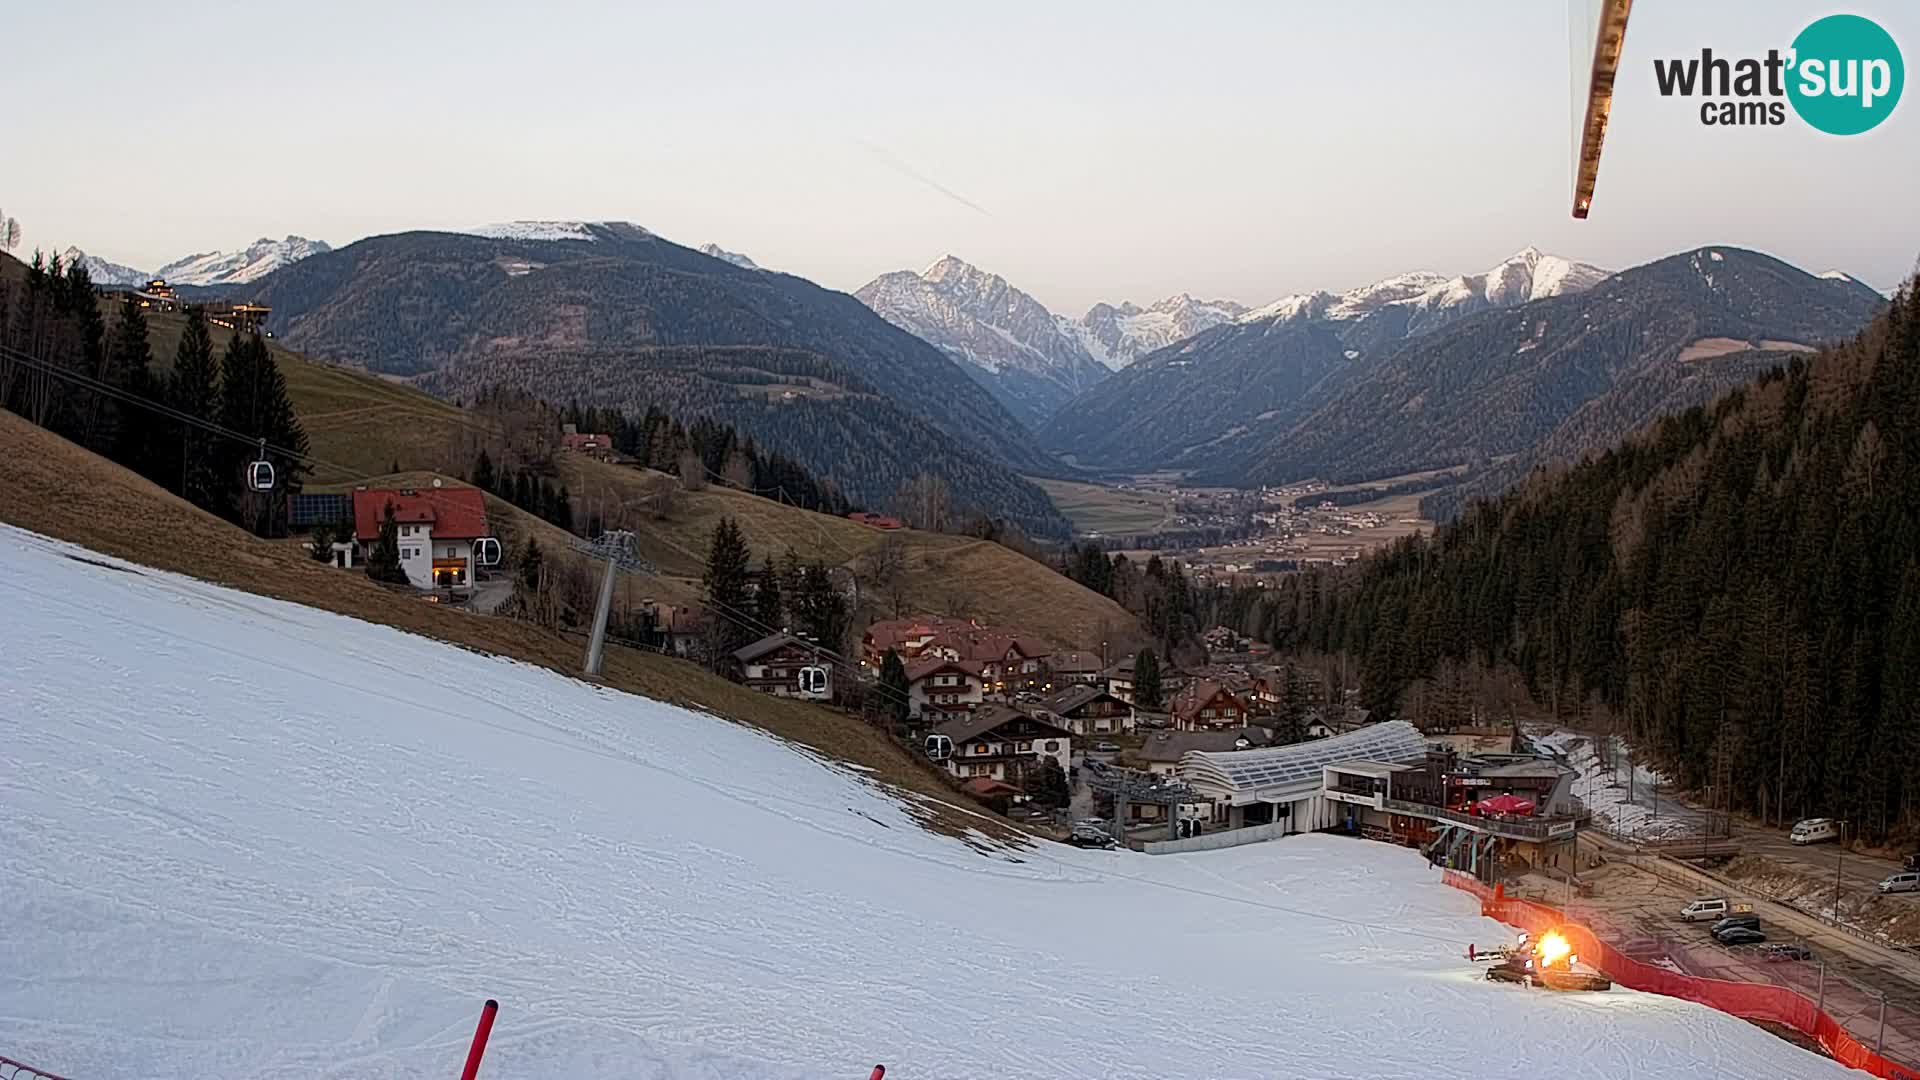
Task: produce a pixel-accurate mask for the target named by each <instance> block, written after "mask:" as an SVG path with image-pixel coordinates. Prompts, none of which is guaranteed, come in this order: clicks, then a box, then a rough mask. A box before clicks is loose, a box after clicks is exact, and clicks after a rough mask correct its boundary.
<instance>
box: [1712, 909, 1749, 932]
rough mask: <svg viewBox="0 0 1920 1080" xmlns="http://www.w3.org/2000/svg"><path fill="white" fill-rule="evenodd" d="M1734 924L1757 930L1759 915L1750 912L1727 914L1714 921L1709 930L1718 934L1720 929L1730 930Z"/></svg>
mask: <svg viewBox="0 0 1920 1080" xmlns="http://www.w3.org/2000/svg"><path fill="white" fill-rule="evenodd" d="M1736 926H1744V927H1746V928H1747V929H1749V930H1758V929H1760V916H1758V915H1754V914H1751V913H1748V914H1742V915H1729V916H1727V917H1726V918H1724V919H1721V920H1720V921H1719V922H1717V923H1714V924H1713V929H1712V930H1711V931H1709V932H1710V933H1714V934H1718V933H1720V932H1721V931H1722V930H1731V929H1733V928H1734V927H1736Z"/></svg>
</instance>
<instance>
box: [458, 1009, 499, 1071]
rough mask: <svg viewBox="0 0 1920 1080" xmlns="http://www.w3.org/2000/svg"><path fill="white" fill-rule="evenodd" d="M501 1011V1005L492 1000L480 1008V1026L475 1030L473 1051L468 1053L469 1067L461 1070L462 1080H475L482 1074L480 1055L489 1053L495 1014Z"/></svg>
mask: <svg viewBox="0 0 1920 1080" xmlns="http://www.w3.org/2000/svg"><path fill="white" fill-rule="evenodd" d="M499 1011H500V1003H499V1002H497V1001H495V1000H493V999H492V998H488V999H487V1003H486V1004H485V1005H482V1006H481V1007H480V1026H479V1027H477V1028H474V1029H473V1049H471V1050H469V1051H467V1067H466V1068H464V1069H462V1070H460V1080H473V1078H474V1076H475V1075H476V1074H478V1073H479V1072H480V1055H481V1054H484V1053H486V1052H487V1036H488V1035H491V1034H492V1033H493V1014H495V1013H497V1012H499Z"/></svg>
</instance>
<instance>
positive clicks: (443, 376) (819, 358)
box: [251, 221, 1067, 537]
mask: <svg viewBox="0 0 1920 1080" xmlns="http://www.w3.org/2000/svg"><path fill="white" fill-rule="evenodd" d="M251 295H252V298H253V299H256V300H258V301H261V302H264V303H267V304H270V305H271V306H272V307H273V318H272V322H271V323H270V326H271V328H272V329H273V330H274V331H275V332H276V333H277V334H279V336H280V337H281V339H282V340H283V341H284V342H286V344H288V345H289V346H291V347H293V348H297V349H301V350H303V351H305V352H307V353H309V354H311V355H313V356H315V357H318V358H322V359H329V360H336V361H344V362H348V363H352V364H356V365H360V366H364V367H366V368H369V369H371V370H374V371H378V372H383V373H389V374H396V375H407V376H415V377H417V378H418V381H419V382H420V383H421V385H423V386H425V387H427V388H428V389H431V390H433V391H435V392H437V393H440V394H443V395H444V396H447V397H460V396H472V395H474V394H476V393H477V392H478V391H479V390H480V389H482V388H484V387H485V386H487V385H489V384H505V385H512V386H517V387H521V388H524V389H527V390H529V391H532V392H534V393H536V394H538V395H540V396H543V397H546V398H549V399H551V400H556V401H578V402H579V403H581V404H583V405H587V404H595V405H609V406H617V407H622V408H626V409H630V410H633V411H636V412H641V411H644V410H646V409H647V408H649V407H653V406H658V407H660V408H663V409H666V410H667V411H668V412H669V413H671V414H673V415H675V416H679V417H694V416H701V415H705V416H712V417H714V418H715V419H719V420H723V421H725V422H727V423H730V424H732V425H733V426H735V427H736V428H738V429H740V430H741V431H742V432H744V433H746V434H748V435H750V436H752V437H753V438H755V439H756V440H757V441H758V442H759V443H760V444H762V445H764V446H766V447H768V448H770V449H775V450H778V451H779V452H781V453H783V454H786V455H788V456H790V457H793V458H794V459H796V460H798V461H799V462H801V463H802V464H804V465H806V466H807V467H808V468H809V469H810V470H811V471H813V472H814V473H816V474H817V475H820V476H823V477H827V478H830V479H831V480H833V481H834V482H835V483H837V484H839V485H840V486H841V487H842V489H843V490H845V491H846V492H847V493H848V494H849V495H850V496H851V497H853V498H854V499H856V500H858V501H860V502H863V503H865V504H866V505H869V506H873V507H877V508H884V507H887V506H888V505H890V503H891V502H892V500H893V497H894V495H895V493H896V491H897V490H898V489H899V487H900V486H901V484H902V483H904V482H905V481H908V480H911V479H912V478H913V477H914V476H915V475H917V474H919V473H929V474H932V475H934V476H938V477H942V478H944V479H945V480H946V482H947V484H948V486H949V488H950V489H951V491H952V497H953V501H954V503H955V504H956V507H957V508H958V509H962V510H965V509H972V510H979V511H985V512H991V513H996V514H999V515H1001V516H1004V517H1006V518H1007V519H1009V520H1012V521H1015V522H1017V523H1019V524H1020V525H1021V526H1022V527H1023V528H1025V529H1026V530H1028V531H1029V532H1031V533H1035V534H1037V535H1042V536H1050V537H1051V536H1062V535H1065V533H1066V532H1067V525H1066V522H1065V519H1064V518H1062V517H1061V516H1060V515H1059V513H1058V511H1057V510H1055V509H1054V507H1053V505H1052V503H1051V502H1049V501H1048V500H1047V498H1046V496H1045V495H1044V494H1043V493H1042V492H1041V491H1040V489H1039V488H1037V487H1035V486H1034V485H1033V484H1031V483H1030V482H1028V481H1026V480H1024V479H1022V478H1021V477H1020V476H1019V475H1018V474H1019V473H1023V472H1024V473H1058V472H1060V471H1061V469H1060V466H1059V465H1058V463H1057V462H1056V461H1055V460H1054V459H1053V458H1052V457H1051V456H1049V455H1048V454H1047V453H1046V452H1045V451H1043V450H1041V449H1040V447H1039V445H1038V444H1037V443H1036V442H1035V441H1034V439H1033V437H1032V435H1031V434H1029V433H1028V432H1027V431H1026V430H1025V429H1024V428H1023V427H1022V426H1021V425H1020V424H1019V423H1018V422H1017V421H1016V420H1015V419H1014V418H1013V417H1012V416H1011V415H1010V414H1009V413H1008V412H1007V411H1006V410H1005V409H1004V408H1003V407H1001V406H1000V405H999V404H998V403H997V402H996V401H995V400H994V399H993V397H992V396H991V395H990V394H989V393H988V392H987V391H986V390H985V389H983V388H982V387H981V386H980V385H979V384H978V383H976V382H975V381H974V380H973V379H972V378H970V377H969V376H968V375H967V374H966V373H965V372H963V371H962V370H961V368H960V367H959V366H957V365H955V364H954V363H953V362H952V361H951V360H950V359H949V358H948V357H947V356H946V355H945V354H943V353H942V352H941V351H940V350H938V349H936V348H934V347H933V346H931V345H928V344H927V343H926V342H924V341H921V340H920V339H918V338H916V337H914V336H913V335H911V334H908V333H905V332H902V331H901V330H899V329H897V328H896V327H894V326H892V325H891V324H889V323H888V322H886V321H885V320H883V319H881V318H879V317H878V316H876V315H875V314H874V313H873V312H872V311H871V310H869V309H868V308H867V307H865V306H864V305H862V304H860V303H859V302H858V301H856V300H854V299H853V298H852V297H850V296H848V295H846V294H844V293H837V292H833V291H830V290H827V289H822V288H820V287H819V286H817V285H814V284H812V283H811V282H808V281H805V280H803V279H801V278H797V277H794V276H791V275H788V274H781V273H776V272H771V271H765V270H747V269H743V268H742V267H741V266H739V265H737V264H736V263H735V262H733V261H729V260H724V259H720V258H714V257H712V256H709V255H706V254H702V253H701V252H698V251H694V250H692V249H689V248H684V247H681V246H679V245H677V244H673V243H670V242H668V241H666V240H664V239H662V238H660V237H659V236H656V235H655V234H653V233H651V232H649V231H647V230H646V229H643V228H641V227H639V226H635V225H630V224H626V223H622V222H551V221H548V222H513V223H507V224H505V225H499V226H484V227H482V228H480V229H477V230H474V231H472V232H469V233H444V232H409V233H399V234H395V235H390V236H377V237H370V238H368V239H365V240H362V241H359V242H358V243H354V244H350V245H348V246H347V247H345V248H342V249H340V250H338V251H333V252H327V253H323V254H320V255H315V256H312V257H310V258H307V259H304V260H302V261H300V262H298V263H296V264H294V265H292V266H289V267H286V268H285V269H283V270H281V271H280V272H279V273H276V274H273V275H271V276H269V277H267V278H265V279H263V280H262V281H260V282H258V283H257V287H256V288H255V290H254V291H253V292H252V294H251Z"/></svg>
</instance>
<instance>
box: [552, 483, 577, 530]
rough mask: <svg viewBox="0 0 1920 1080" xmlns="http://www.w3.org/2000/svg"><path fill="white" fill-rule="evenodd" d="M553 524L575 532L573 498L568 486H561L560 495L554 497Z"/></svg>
mask: <svg viewBox="0 0 1920 1080" xmlns="http://www.w3.org/2000/svg"><path fill="white" fill-rule="evenodd" d="M553 523H554V524H555V525H558V526H560V527H561V528H563V529H565V530H567V531H568V532H572V531H573V496H572V495H570V494H568V492H567V485H565V484H561V485H560V493H559V494H557V495H555V496H554V497H553Z"/></svg>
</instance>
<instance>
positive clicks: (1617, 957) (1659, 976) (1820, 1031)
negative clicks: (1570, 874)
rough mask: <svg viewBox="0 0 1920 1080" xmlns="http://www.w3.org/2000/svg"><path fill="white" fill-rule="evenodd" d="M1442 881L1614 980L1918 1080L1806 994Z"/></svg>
mask: <svg viewBox="0 0 1920 1080" xmlns="http://www.w3.org/2000/svg"><path fill="white" fill-rule="evenodd" d="M1445 880H1446V883H1447V884H1448V885H1450V886H1452V887H1454V888H1456V889H1460V890H1462V891H1463V892H1469V893H1472V894H1473V895H1474V896H1475V897H1478V898H1479V900H1480V913H1481V914H1482V915H1486V916H1488V917H1490V918H1494V919H1498V920H1500V921H1501V922H1503V923H1506V924H1507V925H1508V926H1515V927H1519V928H1520V929H1522V930H1525V931H1527V932H1528V933H1530V934H1539V933H1543V932H1545V931H1547V930H1549V929H1558V930H1559V931H1560V933H1561V934H1562V935H1563V936H1564V937H1565V938H1566V939H1567V942H1568V943H1569V944H1571V945H1572V946H1573V951H1574V954H1575V955H1577V956H1579V957H1580V959H1581V960H1583V961H1585V962H1586V963H1588V964H1591V965H1592V966H1593V967H1595V968H1597V969H1598V970H1600V971H1601V972H1602V973H1604V974H1605V975H1606V976H1607V977H1608V978H1610V979H1612V980H1613V981H1614V982H1616V983H1619V984H1620V985H1621V986H1625V987H1628V988H1629V989H1633V990H1643V991H1646V992H1647V993H1650V994H1664V995H1665V996H1667V997H1676V998H1683V999H1685V1000H1687V1001H1692V1002H1697V1003H1699V1004H1701V1005H1706V1006H1708V1007H1710V1008H1715V1009H1719V1010H1720V1011H1721V1012H1724V1013H1728V1014H1731V1015H1733V1016H1738V1017H1740V1018H1741V1019H1744V1020H1767V1021H1772V1022H1774V1023H1777V1024H1784V1025H1786V1026H1788V1027H1790V1028H1793V1029H1794V1030H1795V1031H1798V1032H1801V1033H1803V1034H1806V1035H1809V1036H1812V1037H1813V1038H1814V1039H1815V1040H1817V1041H1818V1042H1819V1043H1820V1045H1821V1046H1822V1047H1823V1048H1825V1050H1826V1051H1827V1053H1828V1054H1830V1055H1832V1056H1833V1058H1834V1060H1835V1061H1838V1062H1840V1063H1841V1064H1842V1065H1847V1066H1850V1067H1852V1068H1855V1069H1860V1070H1863V1071H1865V1072H1869V1073H1872V1074H1873V1075H1875V1076H1882V1077H1889V1078H1892V1080H1920V1070H1916V1069H1914V1068H1912V1067H1910V1066H1907V1065H1902V1064H1900V1063H1899V1062H1897V1061H1893V1060H1891V1059H1889V1058H1887V1057H1885V1056H1883V1055H1881V1054H1879V1053H1876V1052H1875V1051H1873V1050H1870V1049H1868V1048H1867V1047H1866V1046H1865V1045H1864V1044H1862V1043H1861V1042H1860V1041H1859V1040H1858V1039H1855V1038H1854V1037H1853V1036H1852V1035H1850V1034H1848V1033H1847V1031H1846V1029H1845V1028H1843V1027H1841V1025H1840V1022H1839V1021H1837V1020H1835V1019H1834V1018H1833V1017H1831V1016H1829V1015H1827V1014H1826V1013H1824V1012H1822V1011H1821V1010H1820V1008H1819V1006H1817V1005H1815V1004H1814V1003H1813V1002H1812V1001H1809V1000H1808V999H1807V997H1806V995H1804V994H1801V993H1799V992H1797V991H1795V990H1792V989H1789V988H1787V987H1784V986H1773V985H1770V984H1764V983H1742V982H1729V981H1727V980H1725V979H1707V978H1702V977H1700V976H1698V975H1685V974H1682V973H1680V972H1677V971H1669V970H1667V969H1666V968H1663V967H1656V966H1655V965H1653V964H1649V963H1646V962H1644V961H1641V960H1635V959H1634V958H1632V957H1630V956H1626V955H1624V954H1622V953H1621V952H1620V951H1619V950H1617V949H1615V948H1614V947H1613V946H1611V945H1609V944H1607V943H1606V942H1604V941H1601V940H1600V939H1599V938H1598V937H1596V936H1594V933H1593V931H1592V930H1589V929H1587V928H1586V927H1585V926H1582V925H1580V924H1579V923H1577V922H1572V921H1569V920H1568V919H1567V917H1566V915H1564V914H1563V913H1562V912H1560V911H1559V910H1558V909H1556V908H1552V907H1549V906H1547V905H1546V904H1540V903H1535V902H1534V901H1531V900H1519V899H1514V898H1511V897H1507V896H1504V895H1502V894H1501V893H1500V892H1499V891H1497V890H1494V889H1490V888H1488V887H1487V886H1486V885H1485V884H1483V883H1481V882H1480V881H1477V880H1475V879H1474V878H1473V877H1471V876H1469V875H1467V874H1463V873H1461V872H1459V871H1457V870H1448V871H1447V872H1446V878H1445Z"/></svg>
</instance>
